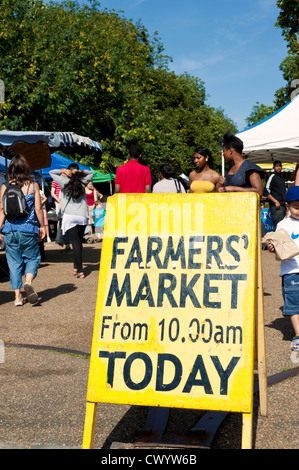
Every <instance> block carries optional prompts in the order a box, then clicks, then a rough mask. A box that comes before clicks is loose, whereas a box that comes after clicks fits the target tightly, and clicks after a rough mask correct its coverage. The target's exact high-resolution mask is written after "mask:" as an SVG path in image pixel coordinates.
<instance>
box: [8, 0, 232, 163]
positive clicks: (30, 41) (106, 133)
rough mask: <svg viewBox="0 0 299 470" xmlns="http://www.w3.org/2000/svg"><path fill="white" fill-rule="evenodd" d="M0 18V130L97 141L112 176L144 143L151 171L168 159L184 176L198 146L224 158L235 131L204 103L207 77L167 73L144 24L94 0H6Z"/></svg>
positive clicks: (158, 44)
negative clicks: (226, 140) (1, 93)
mask: <svg viewBox="0 0 299 470" xmlns="http://www.w3.org/2000/svg"><path fill="white" fill-rule="evenodd" d="M0 13H1V21H2V28H1V32H0V54H1V62H0V78H1V79H2V80H3V81H4V83H5V97H6V101H5V103H3V104H2V105H0V129H9V130H43V131H51V130H53V131H54V130H55V131H57V130H61V131H73V132H76V133H78V134H80V135H86V136H89V137H90V138H92V139H94V140H97V141H101V142H102V145H103V149H104V151H103V155H102V158H101V162H99V161H95V160H94V159H92V158H91V160H90V161H89V163H94V164H100V165H101V167H102V168H104V169H109V170H112V171H113V170H114V169H115V167H117V166H118V165H119V164H121V163H123V161H124V160H125V159H126V157H127V152H128V146H129V145H130V143H132V142H137V143H139V144H140V145H141V146H142V148H143V157H144V162H145V163H146V164H148V165H149V166H150V167H151V169H152V171H155V170H156V169H157V167H158V165H159V164H160V163H161V162H167V163H171V164H173V165H174V166H175V167H176V168H177V169H178V170H179V171H184V172H187V171H189V170H190V169H191V168H190V167H192V159H191V158H190V157H191V156H192V153H193V149H194V148H195V147H196V146H198V145H206V146H208V147H210V149H211V150H212V151H213V152H214V154H215V155H216V156H217V153H219V150H220V148H219V139H220V136H221V134H223V133H224V132H225V131H226V130H228V129H229V130H231V131H233V132H234V131H236V127H235V125H234V123H233V122H232V121H231V120H230V119H228V118H227V117H226V116H225V115H224V112H223V111H222V110H221V109H217V110H216V109H214V108H210V107H208V106H207V105H206V104H205V101H206V94H205V88H204V83H203V82H202V81H201V80H200V79H198V78H195V77H192V76H190V75H188V74H182V75H179V76H177V75H176V74H175V73H174V72H170V71H169V69H168V66H169V61H170V59H169V58H168V57H167V56H165V55H163V45H162V44H161V41H160V39H159V37H158V34H157V33H155V34H154V35H153V36H152V37H150V36H149V34H148V32H147V30H146V28H145V27H144V26H143V25H142V24H141V23H140V22H138V23H136V24H133V22H132V21H131V20H127V19H126V18H124V16H122V14H121V13H117V12H115V11H108V10H106V9H104V10H103V9H101V7H100V4H99V3H98V2H96V1H94V0H91V1H90V2H89V4H88V5H84V6H79V5H78V3H76V2H74V1H66V2H64V3H60V4H57V3H55V2H51V3H49V4H44V3H43V2H42V1H41V0H1V3H0ZM89 158H90V157H89ZM216 162H217V158H216ZM218 165H220V159H218Z"/></svg>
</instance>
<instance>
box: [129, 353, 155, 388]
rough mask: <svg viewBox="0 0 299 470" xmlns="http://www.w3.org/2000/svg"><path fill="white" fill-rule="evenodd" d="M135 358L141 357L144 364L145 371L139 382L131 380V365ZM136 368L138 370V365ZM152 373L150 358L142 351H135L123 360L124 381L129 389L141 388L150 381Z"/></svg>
mask: <svg viewBox="0 0 299 470" xmlns="http://www.w3.org/2000/svg"><path fill="white" fill-rule="evenodd" d="M136 359H141V360H142V361H143V362H144V365H145V373H144V378H143V379H142V380H141V382H133V380H132V378H131V367H132V364H133V362H134V361H136ZM138 370H140V366H138ZM152 375H153V364H152V361H151V358H150V357H149V356H148V355H147V354H145V353H143V352H135V353H133V354H131V355H130V356H129V357H128V359H127V360H126V362H125V365H124V381H125V384H126V386H127V387H128V388H130V389H131V390H142V389H143V388H145V387H147V386H148V384H149V383H150V381H151V378H152Z"/></svg>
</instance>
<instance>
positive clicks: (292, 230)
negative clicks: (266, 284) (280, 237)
mask: <svg viewBox="0 0 299 470" xmlns="http://www.w3.org/2000/svg"><path fill="white" fill-rule="evenodd" d="M279 229H284V230H285V231H286V232H288V234H289V235H290V237H291V238H292V240H293V241H294V242H295V243H296V245H297V246H298V248H299V220H297V219H293V218H292V217H286V218H285V219H283V220H282V221H281V222H279V223H278V224H277V227H276V231H277V230H279ZM280 268H281V272H280V276H284V275H285V274H291V273H298V272H299V255H297V256H293V258H290V259H285V260H282V261H281V264H280Z"/></svg>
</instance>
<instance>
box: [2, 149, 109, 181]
mask: <svg viewBox="0 0 299 470" xmlns="http://www.w3.org/2000/svg"><path fill="white" fill-rule="evenodd" d="M50 157H51V161H50V166H49V167H47V168H39V169H38V173H39V174H40V175H42V177H43V178H44V179H45V180H46V181H48V180H51V176H50V173H49V172H50V171H51V170H59V169H61V168H67V167H68V166H69V165H70V164H71V163H77V164H78V166H79V169H80V170H91V171H93V173H94V176H93V178H92V181H93V183H109V182H111V181H114V179H115V175H114V174H113V173H102V172H101V170H100V169H99V168H97V167H96V166H94V165H91V166H86V165H82V163H78V162H74V160H71V159H70V158H67V157H65V156H63V155H59V153H55V152H54V153H52V154H51V156H50ZM9 164H10V160H7V167H8V166H9ZM0 173H2V174H4V175H5V174H6V170H5V158H3V157H1V156H0Z"/></svg>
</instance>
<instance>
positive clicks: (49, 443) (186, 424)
mask: <svg viewBox="0 0 299 470" xmlns="http://www.w3.org/2000/svg"><path fill="white" fill-rule="evenodd" d="M45 252H46V259H45V261H44V262H43V263H42V264H41V267H40V270H39V274H38V277H37V278H36V280H35V283H34V285H35V288H36V290H37V292H38V294H39V296H40V298H41V301H40V304H39V305H37V306H31V305H29V304H25V305H24V306H23V307H18V308H16V307H15V306H14V303H13V297H14V296H13V293H12V291H10V288H9V282H8V277H7V276H6V275H5V273H3V271H2V270H0V338H1V339H2V340H4V341H5V362H4V363H2V364H0V376H1V378H2V380H1V384H0V409H1V412H0V448H2V449H24V448H27V449H28V448H30V449H40V448H42V449H48V448H49V449H54V448H65V449H68V448H72V449H74V448H78V449H79V448H81V446H82V437H83V430H84V419H85V404H86V390H87V380H88V370H89V360H88V354H89V353H90V348H91V340H92V333H93V321H94V310H95V302H96V294H97V284H98V270H99V263H100V252H101V249H100V244H93V245H84V261H85V271H86V274H87V276H86V278H85V279H83V280H79V279H76V278H74V277H73V274H72V254H67V253H64V252H63V251H62V248H60V247H58V246H57V245H55V244H54V243H51V244H48V245H46V246H45ZM3 259H4V255H3V254H0V263H1V264H0V266H3ZM263 273H264V307H265V335H266V357H267V375H268V376H270V375H273V374H276V373H278V372H281V371H282V370H285V369H289V368H292V367H298V364H293V363H292V362H291V361H290V353H291V350H290V341H291V339H292V336H293V331H292V328H291V325H290V322H289V321H288V319H285V318H283V317H282V315H281V309H282V304H283V301H282V296H281V286H280V278H279V263H278V262H277V261H275V258H274V256H273V255H272V254H270V253H268V252H265V251H264V252H263ZM296 392H297V393H298V375H297V376H295V377H292V378H289V379H287V380H284V381H283V382H280V383H278V384H275V385H272V386H271V387H269V388H268V416H267V417H264V416H261V415H260V413H259V403H258V396H255V398H254V430H253V447H254V449H298V404H297V403H298V400H297V393H296ZM146 413H147V409H146V407H137V406H129V405H113V404H100V405H98V411H97V420H96V429H95V441H94V447H95V448H101V449H103V448H104V449H109V448H126V449H130V448H132V447H133V444H132V443H133V442H134V439H135V436H136V432H137V430H138V429H139V428H140V427H142V425H143V424H144V421H145V418H146ZM198 415H199V412H196V411H192V410H176V409H172V410H171V412H170V420H169V425H168V429H167V431H168V432H175V433H177V434H179V433H182V432H184V430H185V429H187V430H188V428H190V427H192V425H194V424H195V422H196V420H197V418H198ZM241 429H242V420H241V415H240V414H230V415H228V417H227V418H226V419H225V421H224V422H223V424H222V425H221V428H220V429H219V431H218V433H217V435H216V437H215V440H214V441H213V445H212V449H239V448H240V446H241Z"/></svg>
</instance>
